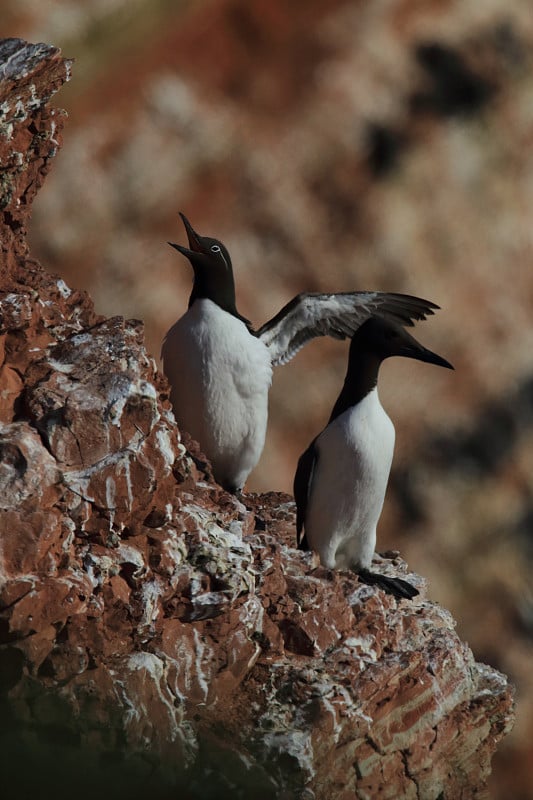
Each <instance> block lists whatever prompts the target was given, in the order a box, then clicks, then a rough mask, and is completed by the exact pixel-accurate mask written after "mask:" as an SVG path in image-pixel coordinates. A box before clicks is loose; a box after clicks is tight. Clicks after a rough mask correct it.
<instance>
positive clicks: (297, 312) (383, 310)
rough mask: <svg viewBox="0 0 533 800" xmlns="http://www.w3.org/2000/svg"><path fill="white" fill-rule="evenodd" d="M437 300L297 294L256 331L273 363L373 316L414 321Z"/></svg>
mask: <svg viewBox="0 0 533 800" xmlns="http://www.w3.org/2000/svg"><path fill="white" fill-rule="evenodd" d="M438 308H439V306H437V305H436V304H435V303H432V302H430V301H429V300H423V299H422V298H420V297H413V296H412V295H408V294H394V293H390V292H339V293H337V294H318V293H314V292H307V293H302V294H299V295H296V297H294V298H293V299H292V300H291V301H290V302H289V303H287V305H285V306H284V307H283V308H282V309H281V311H279V312H278V313H277V314H276V316H275V317H272V319H271V320H269V321H268V322H265V324H264V325H263V326H262V327H261V328H259V330H258V331H257V333H256V336H258V338H259V339H261V341H263V342H264V344H265V345H266V346H267V347H268V349H269V350H270V353H271V358H272V363H273V364H274V365H278V364H286V363H287V362H288V361H290V360H291V358H293V357H294V356H295V355H296V353H297V352H298V350H300V349H301V348H302V347H303V346H304V344H306V343H307V342H308V341H310V340H311V339H314V338H315V337H317V336H332V337H333V338H334V339H346V338H349V337H351V336H353V334H354V333H355V331H356V330H357V329H358V328H359V327H360V326H361V325H362V324H363V322H365V321H366V320H367V319H368V318H369V317H371V316H381V317H385V318H386V319H390V320H392V321H394V322H398V323H400V324H401V325H408V326H412V325H414V322H415V320H423V319H425V318H426V317H427V316H429V315H430V314H434V313H435V310H436V309H438Z"/></svg>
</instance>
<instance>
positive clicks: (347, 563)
mask: <svg viewBox="0 0 533 800" xmlns="http://www.w3.org/2000/svg"><path fill="white" fill-rule="evenodd" d="M390 356H406V357H407V358H415V359H418V360H419V361H427V362H428V363H430V364H437V365H438V366H441V367H447V368H448V369H453V367H452V365H451V364H450V363H449V362H448V361H446V360H445V359H444V358H441V356H439V355H437V354H436V353H433V352H431V350H427V349H426V348H425V347H423V346H422V345H421V344H419V342H417V341H416V339H414V338H413V337H412V336H411V335H410V334H409V333H407V331H406V330H404V328H402V327H401V326H400V325H397V324H396V323H394V322H391V321H390V320H384V319H380V318H378V317H374V318H371V319H369V320H367V321H366V322H365V323H364V324H363V325H361V327H360V328H359V329H358V330H357V331H356V332H355V334H354V335H353V337H352V341H351V344H350V352H349V357H348V371H347V373H346V378H345V381H344V386H343V388H342V390H341V393H340V394H339V397H338V398H337V401H336V403H335V405H334V406H333V411H332V412H331V416H330V418H329V422H328V424H327V425H326V427H325V428H324V430H323V431H322V432H321V433H320V434H319V435H318V436H317V437H316V438H315V439H314V440H313V441H312V442H311V444H310V445H309V447H308V448H307V450H306V451H305V452H304V453H303V455H302V456H301V457H300V460H299V461H298V467H297V469H296V474H295V477H294V497H295V500H296V510H297V511H296V534H297V541H298V546H299V548H300V549H302V550H314V551H316V552H317V553H318V555H319V557H320V561H321V563H322V564H323V565H324V566H326V567H328V568H330V569H352V570H354V571H356V572H358V574H359V577H360V579H361V580H362V581H363V582H365V583H370V584H377V585H378V586H380V587H381V588H382V589H384V590H385V591H387V592H389V593H390V594H393V595H395V596H396V597H406V598H411V597H414V596H415V595H417V594H418V590H417V589H415V587H414V586H412V585H411V584H410V583H408V582H407V581H404V580H402V579H401V578H390V577H387V576H385V575H380V574H379V573H375V572H371V571H370V569H369V567H370V565H371V563H372V557H373V555H374V549H375V545H376V526H377V523H378V520H379V517H380V515H381V510H382V508H383V501H384V499H385V491H386V488H387V483H388V479H389V472H390V468H391V464H392V455H393V451H394V439H395V431H394V425H393V424H392V421H391V419H390V418H389V416H388V415H387V413H386V412H385V411H384V409H383V407H382V405H381V403H380V401H379V397H378V389H377V382H378V373H379V368H380V366H381V363H382V362H383V361H384V359H386V358H389V357H390ZM303 531H305V533H303V535H302V532H303Z"/></svg>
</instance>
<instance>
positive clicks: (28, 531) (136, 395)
mask: <svg viewBox="0 0 533 800" xmlns="http://www.w3.org/2000/svg"><path fill="white" fill-rule="evenodd" d="M68 77H69V62H67V61H65V60H63V59H62V58H61V56H60V54H59V53H58V51H57V50H55V49H54V48H51V47H49V46H47V45H30V44H27V43H24V42H20V41H18V40H4V41H3V42H0V110H1V112H2V114H3V117H2V120H3V122H2V127H1V129H0V156H1V158H2V165H3V166H4V171H3V184H2V186H3V195H2V217H1V220H0V224H1V225H2V251H1V263H0V275H1V285H0V309H1V313H2V317H1V319H2V322H1V324H2V327H1V331H0V341H1V344H2V350H1V354H2V365H1V373H0V409H1V414H2V417H1V427H0V454H1V456H2V457H1V463H0V675H1V685H0V714H1V718H2V720H3V723H4V724H3V727H2V730H1V732H0V751H1V752H2V753H3V754H4V756H5V757H6V763H5V769H3V775H4V776H5V778H3V781H4V783H5V785H10V782H12V783H13V786H17V787H20V786H23V787H25V788H27V787H30V788H31V787H32V786H33V785H34V783H35V782H37V783H38V785H39V787H40V794H39V796H52V794H53V796H56V797H57V796H63V793H64V794H65V796H67V795H69V796H70V795H71V793H72V791H73V787H74V786H76V793H77V796H78V797H85V796H90V795H91V793H93V792H94V790H95V788H101V787H102V786H104V785H105V786H106V787H107V788H108V789H109V787H110V786H111V785H112V786H114V790H113V791H114V793H113V796H117V797H118V796H123V795H124V796H126V794H127V796H129V797H131V796H132V795H133V796H137V795H138V794H139V795H140V794H143V795H144V794H146V791H148V790H149V791H150V792H151V794H152V796H154V794H155V795H156V796H157V793H158V792H159V793H160V794H161V796H168V792H169V791H172V790H174V791H175V790H176V787H181V788H182V789H184V790H186V791H187V796H188V797H198V798H209V797H217V798H218V797H224V796H230V795H231V796H232V797H243V798H244V797H248V796H250V794H251V793H253V795H254V797H259V798H289V797H290V798H293V797H294V798H302V800H306V799H307V800H310V798H313V797H314V798H316V799H317V800H320V799H321V798H324V799H325V798H327V799H328V800H348V798H353V797H358V798H374V797H376V796H378V795H379V796H380V797H383V798H386V797H390V798H397V797H405V798H438V797H442V798H445V797H446V798H458V797H462V798H468V797H472V798H473V797H480V796H482V793H483V791H484V787H485V785H486V780H487V776H488V773H489V770H490V760H491V757H492V755H493V753H494V750H495V748H496V745H497V743H498V741H499V740H500V739H501V738H502V737H503V735H504V734H505V733H506V732H507V731H508V730H509V729H510V726H511V724H512V718H513V713H512V690H511V687H510V686H509V684H508V682H507V680H506V678H505V677H504V676H502V675H501V674H499V673H498V672H496V670H494V669H492V668H490V667H487V666H485V665H482V664H477V663H476V662H475V660H474V657H473V655H472V652H471V651H470V649H469V648H468V646H467V645H466V644H464V643H462V642H461V641H460V639H459V637H458V636H457V634H456V633H455V631H454V622H453V619H452V618H451V617H450V615H449V614H448V613H447V612H446V611H444V610H443V609H441V608H440V607H439V606H437V605H436V604H434V603H432V602H430V601H429V600H428V599H427V597H426V593H425V584H424V581H423V579H422V578H420V577H418V576H414V575H410V576H409V580H410V581H412V582H413V583H415V584H416V585H417V587H418V588H420V590H421V596H420V598H419V599H417V601H416V602H410V603H408V602H398V601H396V600H395V599H394V598H392V597H390V596H388V595H385V594H383V593H382V592H381V591H380V590H379V589H377V588H375V587H369V586H364V585H361V584H360V583H359V582H358V580H357V577H356V576H355V575H351V574H349V573H344V572H338V573H336V572H333V571H331V570H327V569H325V568H323V567H321V566H320V565H319V564H318V562H317V561H316V558H315V556H314V555H313V554H311V553H302V552H299V551H298V550H296V549H294V504H293V502H292V498H290V497H289V496H287V495H281V494H275V493H270V494H268V495H244V496H243V498H242V499H241V500H238V499H237V498H235V497H233V496H231V495H228V494H227V493H225V492H224V491H223V490H222V489H221V488H220V487H219V486H217V485H216V484H215V483H214V482H213V480H212V477H211V476H210V472H209V466H208V465H206V464H205V459H204V458H203V456H202V454H201V452H200V450H199V448H198V445H197V444H196V443H193V442H191V441H190V440H189V439H188V438H187V437H186V435H184V436H183V440H182V436H181V434H180V432H179V430H178V428H177V426H176V423H175V420H174V417H173V415H172V413H171V410H170V405H169V401H168V389H167V385H166V383H165V381H164V379H163V378H162V377H161V376H160V375H159V373H158V372H157V369H156V365H155V363H154V360H153V359H152V358H151V357H150V356H149V355H148V354H147V353H146V351H145V349H144V344H143V331H142V324H141V323H139V322H137V321H134V320H128V321H125V320H123V319H122V318H112V319H102V318H99V317H98V316H97V315H96V314H95V312H94V309H93V306H92V303H91V301H90V299H89V298H88V297H87V295H85V294H83V293H80V292H74V291H72V290H70V289H69V287H67V286H66V285H65V283H64V282H63V281H62V280H61V279H59V278H57V277H54V276H52V275H50V274H48V273H47V272H45V271H44V270H43V269H42V268H41V267H40V265H39V264H37V263H36V262H34V261H32V260H31V259H30V258H29V256H28V251H27V245H26V242H25V232H26V223H27V219H28V214H29V210H30V203H31V199H32V198H33V195H34V193H35V191H36V189H37V187H38V186H39V185H40V184H41V183H42V180H43V177H44V175H45V173H46V171H47V169H48V167H49V161H50V159H51V158H52V157H53V156H54V155H55V152H56V150H57V147H58V144H59V142H60V127H61V124H62V120H63V117H62V115H61V114H60V113H59V112H57V111H55V110H50V109H48V107H47V103H48V100H49V99H50V97H51V96H52V94H53V93H54V92H55V91H56V90H57V89H58V88H59V86H60V85H61V83H62V82H63V81H64V80H67V79H68ZM382 569H383V570H384V571H385V572H388V573H390V574H397V573H398V574H401V575H404V574H406V572H407V567H406V565H405V563H404V562H402V561H401V559H400V558H399V557H398V556H397V555H395V554H388V555H387V554H386V555H385V556H384V558H383V565H382ZM59 766H60V767H61V769H59ZM30 767H31V768H30ZM80 776H84V777H83V780H82V783H81V785H80ZM32 782H33V783H32ZM37 783H35V785H37ZM43 787H44V788H43ZM165 793H166V794H165Z"/></svg>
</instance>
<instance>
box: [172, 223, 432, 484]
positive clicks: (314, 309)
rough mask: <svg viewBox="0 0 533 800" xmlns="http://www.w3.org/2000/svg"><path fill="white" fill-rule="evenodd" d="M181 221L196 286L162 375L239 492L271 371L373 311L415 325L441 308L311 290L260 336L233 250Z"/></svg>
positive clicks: (252, 456)
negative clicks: (241, 299)
mask: <svg viewBox="0 0 533 800" xmlns="http://www.w3.org/2000/svg"><path fill="white" fill-rule="evenodd" d="M180 216H181V219H182V221H183V224H184V226H185V230H186V232H187V238H188V243H189V247H183V246H182V245H180V244H175V243H173V242H169V243H168V244H170V246H171V247H174V248H175V249H176V250H178V252H180V253H182V254H183V255H184V256H186V257H187V258H188V259H189V261H190V263H191V265H192V268H193V271H194V282H193V288H192V293H191V295H190V298H189V307H188V310H187V311H186V313H185V314H184V315H183V316H182V317H181V318H180V319H179V320H178V321H177V322H176V323H175V324H174V325H173V326H172V327H171V328H170V330H169V331H168V333H167V334H166V336H165V339H164V342H163V346H162V351H161V356H162V359H163V371H164V373H165V375H166V376H167V378H168V381H169V383H170V387H171V393H170V399H171V402H172V405H173V408H174V413H175V416H176V420H177V422H178V424H179V425H180V427H181V428H182V429H183V430H186V431H187V432H188V433H189V434H190V435H191V436H192V437H193V438H194V439H196V440H197V441H198V442H199V443H200V445H201V447H202V450H203V452H204V453H205V455H206V456H207V457H208V458H209V460H210V461H211V465H212V467H213V474H214V476H215V478H216V480H217V481H218V483H220V484H221V485H222V486H223V487H224V488H225V489H227V490H229V491H231V492H238V491H240V490H241V489H242V487H243V486H244V483H245V481H246V479H247V477H248V475H249V474H250V472H251V471H252V469H253V468H254V467H255V465H256V464H257V462H258V460H259V457H260V455H261V452H262V450H263V445H264V441H265V432H266V425H267V416H268V408H267V406H268V390H269V386H270V383H271V379H272V367H273V366H276V365H278V364H286V363H287V362H288V361H290V359H291V358H293V356H294V355H295V354H296V353H297V352H298V350H300V348H301V347H303V346H304V344H306V342H308V341H309V340H311V339H313V338H315V337H316V336H332V337H334V338H336V339H344V338H346V337H350V336H352V335H353V334H354V332H355V331H356V330H357V328H358V327H359V326H360V325H361V324H362V323H363V322H364V321H365V320H367V319H368V318H369V317H371V316H372V315H373V314H377V315H380V316H381V317H384V318H387V319H391V320H395V321H396V322H398V323H400V324H401V325H413V324H414V320H422V319H425V318H426V316H428V315H429V314H433V313H434V310H435V309H437V308H438V306H437V305H435V303H431V302H429V301H428V300H422V299H421V298H418V297H411V296H410V295H405V294H390V293H386V292H341V293H339V294H318V293H303V294H299V295H297V296H296V297H294V298H293V299H292V300H291V301H290V302H289V303H287V305H286V306H284V307H283V308H282V309H281V311H279V313H278V314H276V316H275V317H273V318H272V319H271V320H269V321H268V322H266V323H265V324H264V325H263V326H262V327H261V328H259V329H258V330H257V331H254V329H253V328H252V325H251V323H250V322H249V321H248V320H247V319H245V317H243V316H242V315H241V314H239V312H238V311H237V308H236V304H235V283H234V279H233V268H232V264H231V258H230V254H229V253H228V250H227V248H226V247H225V246H224V245H223V244H222V242H220V241H219V240H218V239H213V238H211V237H209V236H200V235H199V234H198V233H196V231H195V230H194V228H193V227H192V225H191V223H190V222H189V220H188V219H187V218H186V217H185V215H184V214H181V213H180Z"/></svg>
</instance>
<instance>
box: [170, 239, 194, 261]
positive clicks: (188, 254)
mask: <svg viewBox="0 0 533 800" xmlns="http://www.w3.org/2000/svg"><path fill="white" fill-rule="evenodd" d="M167 244H169V245H170V246H171V247H173V248H174V249H175V250H177V251H178V252H179V253H181V254H182V255H184V256H185V257H186V258H189V259H190V257H191V256H194V252H193V251H192V250H189V249H188V248H187V247H183V245H181V244H176V243H175V242H167Z"/></svg>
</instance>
